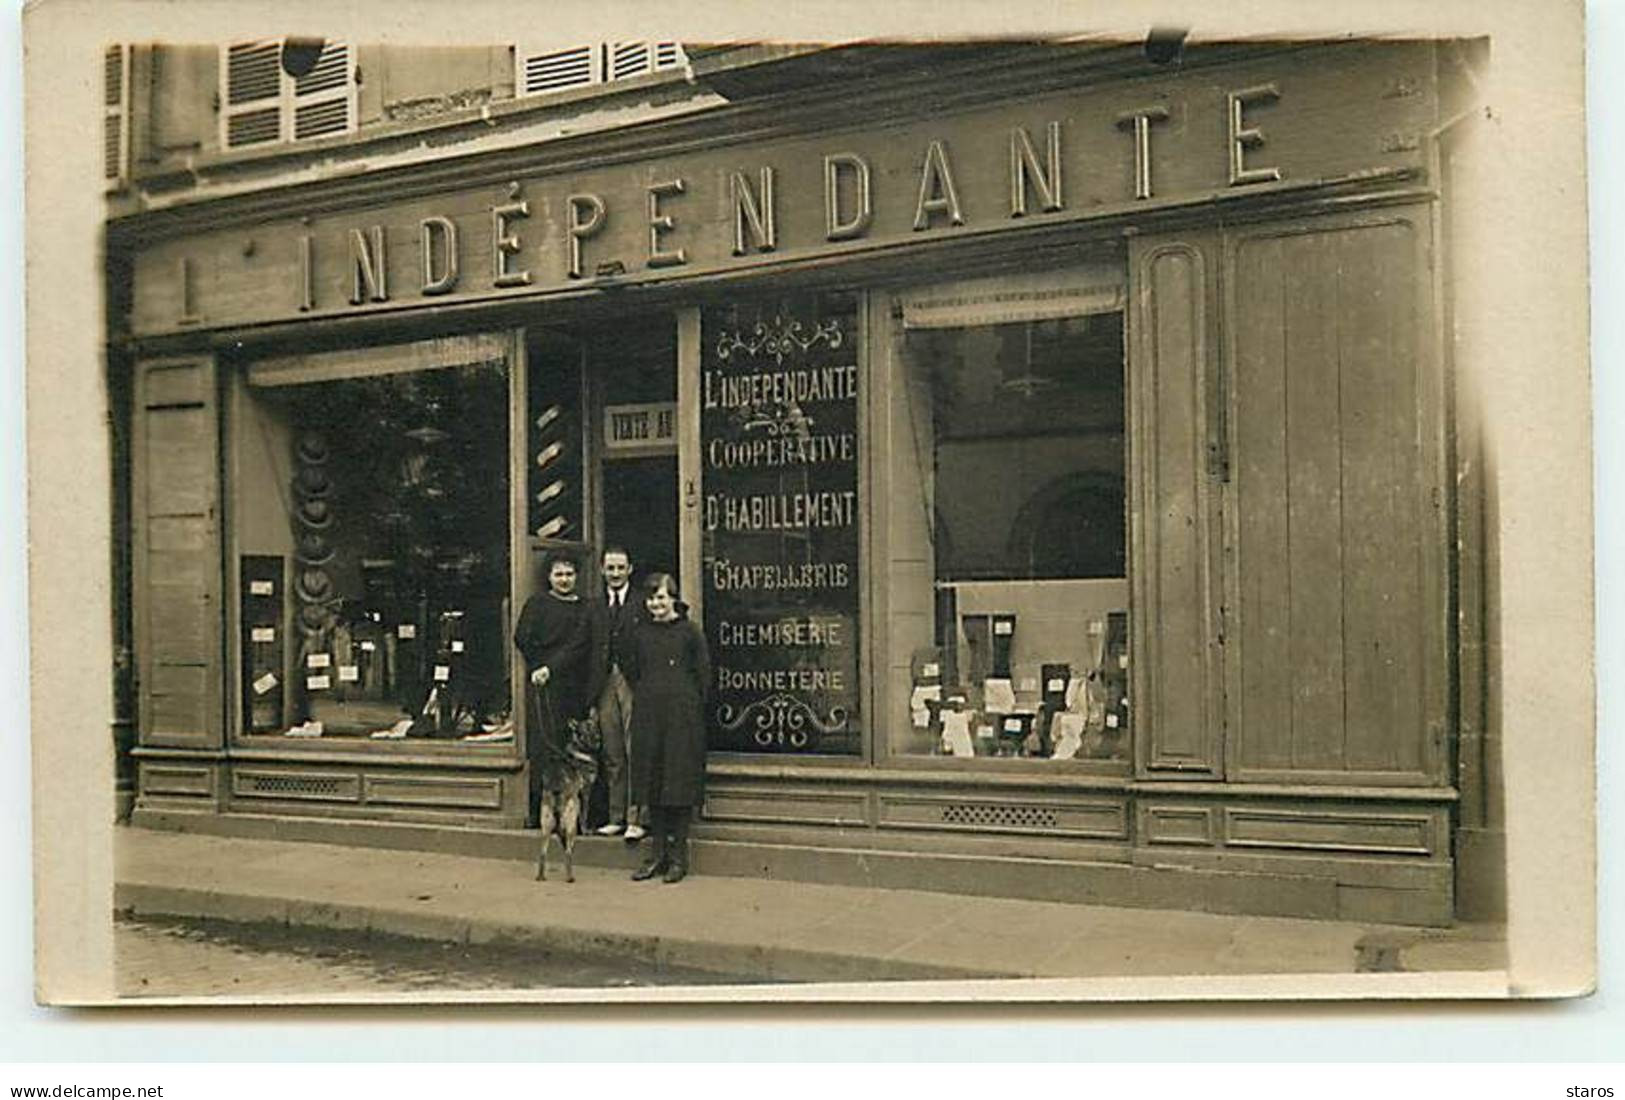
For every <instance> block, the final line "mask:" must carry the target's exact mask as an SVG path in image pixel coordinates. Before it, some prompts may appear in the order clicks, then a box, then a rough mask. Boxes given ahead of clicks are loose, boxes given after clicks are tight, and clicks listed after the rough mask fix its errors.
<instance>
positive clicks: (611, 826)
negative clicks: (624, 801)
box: [597, 821, 626, 836]
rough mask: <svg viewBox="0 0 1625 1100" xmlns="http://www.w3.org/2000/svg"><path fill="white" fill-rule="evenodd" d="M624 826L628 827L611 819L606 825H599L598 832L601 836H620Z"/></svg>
mask: <svg viewBox="0 0 1625 1100" xmlns="http://www.w3.org/2000/svg"><path fill="white" fill-rule="evenodd" d="M624 828H626V826H624V825H622V824H620V823H619V822H617V821H611V822H609V823H608V824H606V825H600V826H598V830H597V832H598V835H599V836H620V835H621V830H622V829H624Z"/></svg>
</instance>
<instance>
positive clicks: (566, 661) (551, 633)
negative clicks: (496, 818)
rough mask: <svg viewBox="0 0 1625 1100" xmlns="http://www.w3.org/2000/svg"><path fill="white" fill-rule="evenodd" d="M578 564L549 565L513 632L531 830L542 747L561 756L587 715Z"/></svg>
mask: <svg viewBox="0 0 1625 1100" xmlns="http://www.w3.org/2000/svg"><path fill="white" fill-rule="evenodd" d="M576 573H577V565H576V559H575V558H574V557H573V556H572V555H570V554H568V553H566V552H563V551H559V552H556V553H554V554H552V555H551V556H549V557H548V559H547V591H545V592H538V593H536V594H535V595H533V596H531V597H530V598H529V599H528V600H526V601H525V606H524V609H523V610H522V611H520V612H519V622H518V624H517V625H516V626H515V627H514V632H513V640H514V644H515V645H517V646H518V647H519V652H520V653H521V654H523V655H524V658H525V672H526V691H525V698H526V701H527V704H529V705H530V708H531V709H530V711H529V712H528V725H527V727H526V730H527V732H526V741H527V744H526V746H525V747H526V756H527V757H528V758H529V760H530V808H529V816H530V818H531V824H532V825H534V824H535V823H536V821H535V819H536V817H537V816H538V814H537V810H538V807H539V805H540V803H539V797H540V782H541V778H542V771H543V768H542V767H541V761H542V759H543V757H544V756H545V755H546V747H547V746H548V745H552V746H553V748H554V749H555V750H556V752H557V751H562V749H563V746H564V743H565V740H566V738H567V736H568V733H567V730H566V723H568V722H569V721H571V720H572V719H580V718H582V717H584V716H585V715H586V713H587V707H588V705H589V703H588V687H589V685H588V679H589V676H590V672H591V660H592V649H593V644H592V643H593V633H592V620H591V611H590V609H589V607H588V606H587V603H586V601H584V600H583V599H582V598H581V596H580V594H579V593H577V592H576Z"/></svg>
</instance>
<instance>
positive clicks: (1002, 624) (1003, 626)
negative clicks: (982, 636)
mask: <svg viewBox="0 0 1625 1100" xmlns="http://www.w3.org/2000/svg"><path fill="white" fill-rule="evenodd" d="M1015 632H1016V624H1015V623H1013V622H1011V621H1010V620H1009V619H1000V620H999V621H998V622H996V623H994V624H993V633H995V634H1014V633H1015Z"/></svg>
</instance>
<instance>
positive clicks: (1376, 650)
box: [1226, 210, 1448, 785]
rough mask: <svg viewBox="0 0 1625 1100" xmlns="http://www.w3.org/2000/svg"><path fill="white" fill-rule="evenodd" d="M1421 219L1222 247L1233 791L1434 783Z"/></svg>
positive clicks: (1439, 607)
mask: <svg viewBox="0 0 1625 1100" xmlns="http://www.w3.org/2000/svg"><path fill="white" fill-rule="evenodd" d="M1427 225H1428V223H1427V213H1426V211H1422V210H1418V211H1400V212H1395V213H1392V214H1370V215H1364V216H1360V217H1351V218H1339V219H1319V220H1315V221H1306V222H1303V223H1298V224H1295V225H1281V226H1271V227H1261V228H1258V229H1253V230H1238V231H1236V232H1235V233H1234V234H1233V235H1232V237H1231V239H1230V242H1229V275H1228V278H1227V281H1226V291H1227V292H1226V322H1227V328H1228V330H1229V332H1230V338H1231V349H1232V365H1231V371H1232V373H1231V387H1230V388H1231V397H1232V401H1231V406H1230V414H1229V418H1230V423H1231V428H1232V435H1231V439H1232V447H1233V455H1232V478H1231V483H1230V485H1229V489H1228V493H1229V498H1228V502H1227V508H1226V511H1227V517H1228V520H1227V522H1228V528H1229V538H1230V540H1231V548H1232V551H1233V553H1232V558H1233V561H1232V565H1231V575H1232V584H1231V585H1230V586H1229V587H1230V590H1231V607H1230V613H1231V622H1230V631H1231V635H1230V645H1229V646H1228V647H1227V650H1228V659H1227V660H1228V693H1229V725H1230V729H1229V731H1228V734H1227V741H1228V747H1229V762H1230V772H1231V778H1232V779H1242V780H1251V781H1261V782H1267V781H1297V782H1312V783H1364V784H1399V785H1409V784H1423V783H1428V782H1438V781H1442V778H1443V773H1442V763H1443V756H1444V752H1443V749H1444V746H1443V743H1442V740H1443V733H1444V725H1445V721H1446V713H1445V708H1446V695H1445V688H1446V677H1447V675H1448V666H1447V659H1448V657H1447V651H1446V648H1445V643H1446V639H1447V636H1448V635H1447V623H1446V607H1447V602H1446V599H1445V593H1446V590H1447V589H1446V585H1447V578H1446V576H1445V573H1444V561H1443V554H1442V550H1443V546H1442V543H1443V539H1444V530H1443V513H1442V504H1443V494H1444V488H1445V487H1444V486H1443V484H1442V483H1441V481H1440V478H1441V471H1442V468H1443V462H1442V456H1443V442H1442V440H1443V435H1442V432H1443V416H1442V408H1441V405H1442V397H1441V394H1442V388H1441V383H1440V380H1439V378H1438V372H1437V370H1436V369H1435V368H1434V366H1433V364H1432V357H1431V355H1430V344H1429V342H1428V332H1429V331H1430V330H1429V327H1428V325H1427V323H1426V322H1427V319H1428V317H1429V312H1428V311H1429V309H1430V308H1431V305H1430V280H1429V276H1428V267H1427V262H1426V251H1425V249H1426V247H1427V241H1428V232H1427Z"/></svg>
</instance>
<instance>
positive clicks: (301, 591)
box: [293, 569, 333, 604]
mask: <svg viewBox="0 0 1625 1100" xmlns="http://www.w3.org/2000/svg"><path fill="white" fill-rule="evenodd" d="M293 586H294V591H295V592H297V593H298V595H299V599H300V602H302V603H307V604H312V603H322V602H323V601H325V600H330V599H332V598H333V578H332V577H329V576H328V575H327V570H325V569H301V570H299V576H298V578H297V579H296V580H295V581H294V582H293Z"/></svg>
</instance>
